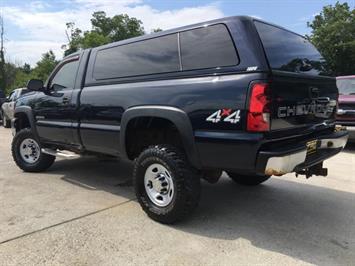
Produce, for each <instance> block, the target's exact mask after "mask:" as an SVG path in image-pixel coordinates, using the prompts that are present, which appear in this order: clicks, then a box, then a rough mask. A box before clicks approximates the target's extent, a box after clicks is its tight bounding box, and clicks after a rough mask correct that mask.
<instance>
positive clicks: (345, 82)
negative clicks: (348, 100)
mask: <svg viewBox="0 0 355 266" xmlns="http://www.w3.org/2000/svg"><path fill="white" fill-rule="evenodd" d="M337 87H338V89H339V93H340V94H343V95H355V78H340V79H337Z"/></svg>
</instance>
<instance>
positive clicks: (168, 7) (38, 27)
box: [0, 0, 355, 66]
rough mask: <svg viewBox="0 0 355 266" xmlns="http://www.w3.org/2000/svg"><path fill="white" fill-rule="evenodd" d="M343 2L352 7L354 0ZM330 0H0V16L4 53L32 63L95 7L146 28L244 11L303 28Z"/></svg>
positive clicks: (58, 51)
mask: <svg viewBox="0 0 355 266" xmlns="http://www.w3.org/2000/svg"><path fill="white" fill-rule="evenodd" d="M340 2H347V3H348V4H349V5H350V6H351V7H352V8H354V7H355V0H348V1H340ZM335 3H336V1H335V0H334V1H332V0H204V1H203V0H116V1H115V0H0V14H2V16H3V18H4V24H5V25H4V26H5V49H6V50H5V52H6V59H7V60H8V61H11V62H13V63H15V64H18V65H22V64H24V63H29V64H31V66H35V64H36V62H37V61H38V60H39V59H40V58H41V55H42V54H43V53H45V52H47V51H48V50H50V49H51V50H53V51H54V53H55V55H56V56H57V58H58V59H60V58H62V56H63V51H64V50H63V49H62V46H63V45H64V44H67V38H66V34H65V30H66V26H65V24H66V22H75V24H76V26H77V27H79V28H80V29H82V30H89V29H90V28H91V24H90V18H91V15H92V13H93V12H95V11H105V12H106V13H107V15H108V16H113V15H115V14H122V13H126V14H128V15H129V16H131V17H136V18H138V19H140V20H141V21H142V22H143V27H144V29H145V31H146V32H147V33H150V32H151V30H152V29H154V28H161V29H163V30H166V29H171V28H175V27H179V26H184V25H188V24H192V23H196V22H203V21H207V20H211V19H215V18H221V17H225V16H235V15H249V16H255V17H258V18H261V19H263V20H266V21H269V22H273V23H275V24H279V25H281V26H283V27H285V28H288V29H291V30H293V31H295V32H297V33H300V34H309V33H310V29H309V28H307V21H311V20H312V19H313V17H314V16H315V15H316V14H318V13H319V12H320V11H321V10H322V7H323V6H325V5H334V4H335Z"/></svg>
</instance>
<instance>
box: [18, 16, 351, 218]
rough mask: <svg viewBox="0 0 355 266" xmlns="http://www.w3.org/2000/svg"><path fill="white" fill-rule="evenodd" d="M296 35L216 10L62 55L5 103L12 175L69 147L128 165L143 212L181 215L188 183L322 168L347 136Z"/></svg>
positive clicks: (321, 171)
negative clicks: (213, 15)
mask: <svg viewBox="0 0 355 266" xmlns="http://www.w3.org/2000/svg"><path fill="white" fill-rule="evenodd" d="M323 66H324V61H323V59H322V57H321V55H320V54H319V52H318V51H317V50H316V49H315V48H314V46H313V45H312V44H311V43H309V42H308V41H307V40H306V39H305V38H304V37H302V36H300V35H298V34H296V33H293V32H291V31H289V30H286V29H284V28H282V27H279V26H276V25H273V24H270V23H266V22H263V21H260V20H257V19H254V18H251V17H244V16H243V17H228V18H223V19H219V20H214V21H209V22H204V23H200V24H195V25H191V26H186V27H182V28H178V29H173V30H169V31H163V32H159V33H155V34H151V35H145V36H142V37H137V38H133V39H129V40H125V41H120V42H117V43H112V44H108V45H104V46H100V47H96V48H92V49H87V50H84V51H81V52H78V53H75V54H72V55H69V56H68V57H66V58H64V59H63V61H62V62H60V63H59V65H58V66H57V67H56V68H55V70H54V71H53V73H52V74H51V76H50V77H49V79H48V80H47V82H46V83H43V82H42V81H39V80H31V81H30V82H29V83H28V89H29V90H31V91H32V92H30V93H28V94H27V95H25V96H24V97H22V98H21V99H20V100H19V101H18V102H17V105H16V110H15V118H14V119H13V121H12V127H13V131H14V135H15V137H14V140H13V144H12V152H13V157H14V160H15V162H16V163H17V165H18V166H19V167H20V168H21V169H23V170H24V171H29V172H38V171H43V170H46V169H47V168H48V167H50V166H51V165H52V164H53V162H54V160H55V157H56V156H64V157H65V154H66V153H65V152H63V151H71V152H75V153H77V154H97V155H102V154H105V155H109V156H115V157H123V158H126V159H129V160H132V161H134V173H133V181H134V188H135V191H136V195H137V198H138V201H139V203H140V204H141V206H142V208H143V209H144V211H145V212H146V213H147V214H148V215H149V216H150V217H151V218H153V219H155V220H157V221H159V222H162V223H172V222H175V221H177V220H180V219H182V218H183V217H185V216H186V215H187V214H189V213H190V212H191V211H192V210H193V209H194V208H195V207H196V205H197V203H198V201H199V196H200V179H201V178H204V179H206V180H208V181H209V182H216V181H218V179H219V177H220V176H221V173H222V171H225V172H227V173H228V175H229V176H230V178H231V179H233V180H234V181H235V182H237V183H238V184H242V185H250V186H252V185H258V184H260V183H262V182H264V181H266V180H267V179H268V178H270V177H271V176H272V175H277V176H280V175H284V174H286V173H290V172H295V173H297V174H304V175H306V176H307V177H309V176H311V175H327V169H325V168H323V161H324V160H325V159H328V158H329V157H331V156H333V155H335V154H337V153H339V152H340V151H341V150H342V149H343V147H344V146H345V144H346V141H347V132H346V131H337V130H336V128H335V114H336V106H337V99H338V90H337V86H336V81H335V78H333V77H329V76H328V75H327V73H326V72H325V70H324V67H323Z"/></svg>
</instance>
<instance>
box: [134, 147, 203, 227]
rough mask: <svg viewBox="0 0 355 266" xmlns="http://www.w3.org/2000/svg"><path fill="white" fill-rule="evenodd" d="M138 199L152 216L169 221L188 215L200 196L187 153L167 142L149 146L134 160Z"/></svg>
mask: <svg viewBox="0 0 355 266" xmlns="http://www.w3.org/2000/svg"><path fill="white" fill-rule="evenodd" d="M133 184H134V188H135V192H136V196H137V199H138V202H139V203H140V205H141V207H142V209H143V210H144V211H145V212H146V213H147V215H148V216H149V217H150V218H152V219H153V220H155V221H157V222H160V223H164V224H172V223H174V222H176V221H179V220H182V219H183V218H185V217H186V216H187V215H189V214H190V213H191V212H192V211H193V210H194V209H195V208H196V206H197V205H198V202H199V199H200V190H201V188H200V178H199V176H198V174H197V173H196V172H195V170H194V169H193V168H192V167H191V166H189V164H188V162H187V159H186V157H185V156H184V155H183V154H182V153H180V152H179V151H178V150H177V149H176V148H174V147H172V146H169V145H157V146H152V147H149V148H147V149H146V150H144V151H143V152H142V153H141V155H140V156H139V157H138V159H137V160H136V161H135V165H134V170H133Z"/></svg>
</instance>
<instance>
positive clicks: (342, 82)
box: [337, 75, 355, 141]
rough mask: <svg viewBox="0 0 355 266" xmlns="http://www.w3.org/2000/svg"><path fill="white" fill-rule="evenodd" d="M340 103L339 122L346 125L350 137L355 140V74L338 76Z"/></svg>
mask: <svg viewBox="0 0 355 266" xmlns="http://www.w3.org/2000/svg"><path fill="white" fill-rule="evenodd" d="M337 86H338V90H339V103H338V112H337V123H338V124H339V125H342V126H346V128H347V130H348V131H349V139H350V140H351V141H354V140H355V75H352V76H341V77H337Z"/></svg>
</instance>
